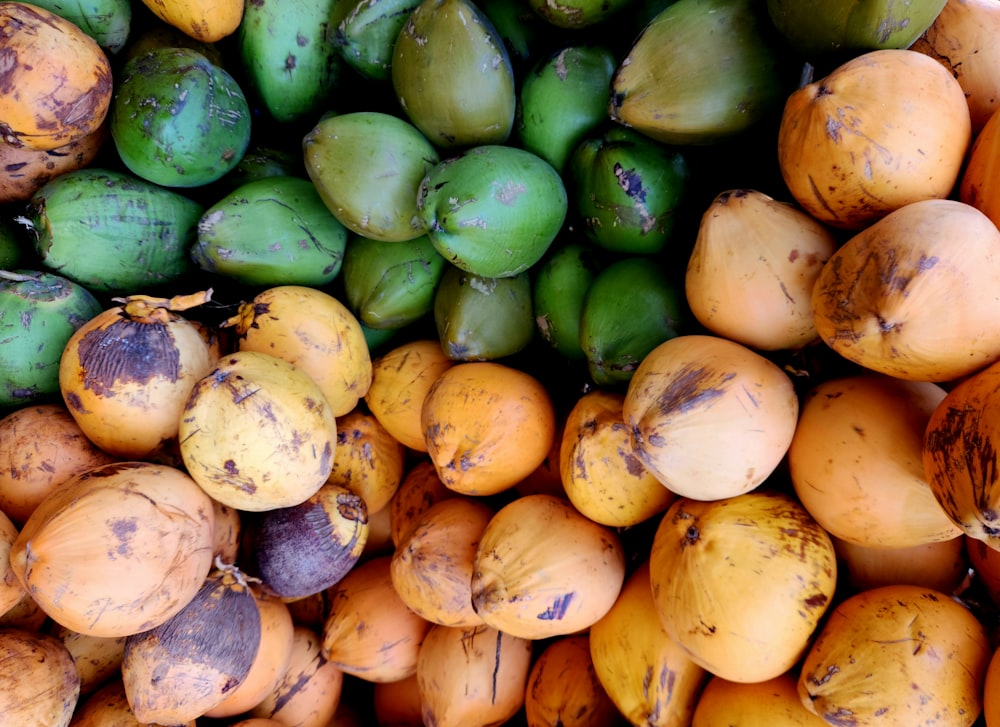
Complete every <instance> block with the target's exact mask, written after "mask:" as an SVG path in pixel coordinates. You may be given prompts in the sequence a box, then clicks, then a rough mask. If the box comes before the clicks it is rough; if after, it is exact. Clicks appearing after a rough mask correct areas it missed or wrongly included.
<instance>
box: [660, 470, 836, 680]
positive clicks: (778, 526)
mask: <svg viewBox="0 0 1000 727" xmlns="http://www.w3.org/2000/svg"><path fill="white" fill-rule="evenodd" d="M649 570H650V583H651V585H652V588H653V598H654V601H655V603H656V609H657V612H658V613H659V614H660V621H661V623H662V625H663V629H664V631H666V632H667V634H668V635H669V636H670V638H672V639H674V640H675V641H677V643H678V644H680V646H681V647H682V648H683V649H684V650H685V651H686V652H687V653H688V655H689V656H690V658H691V660H692V661H694V662H695V663H697V664H699V665H700V666H702V667H704V668H705V669H706V670H708V671H710V672H712V673H713V674H715V675H716V676H721V677H723V678H724V679H729V680H730V681H734V682H752V681H764V680H766V679H770V678H772V677H775V676H777V675H778V674H782V673H784V672H786V671H788V670H789V669H791V668H792V667H793V666H794V665H795V663H796V662H797V661H798V660H799V659H800V658H801V657H802V655H803V654H804V653H805V651H806V649H807V648H808V646H809V643H810V639H811V638H812V636H813V632H814V630H815V629H816V628H817V626H818V624H819V622H820V620H821V619H822V618H823V615H824V614H825V613H826V611H827V608H828V607H829V606H830V603H831V601H832V600H833V596H834V590H835V588H836V586H837V559H836V552H835V551H834V547H833V542H832V541H831V540H830V536H829V535H828V534H827V532H826V531H825V530H823V529H822V528H821V527H820V525H819V524H818V523H817V522H816V521H815V520H814V519H813V518H812V516H811V515H810V514H809V513H808V511H806V509H805V508H804V507H802V505H801V504H799V502H798V501H797V500H796V499H794V498H793V497H791V496H790V495H786V494H784V493H782V492H772V491H767V490H763V489H761V490H757V491H754V492H749V493H746V494H743V495H738V496H736V497H731V498H725V499H721V500H714V501H710V502H705V501H701V500H692V499H689V498H681V499H680V500H678V501H677V502H675V503H674V504H673V505H671V507H670V509H669V510H667V512H666V514H664V516H663V519H662V520H661V521H660V525H659V527H658V528H657V530H656V533H655V534H654V536H653V543H652V548H651V550H650V555H649Z"/></svg>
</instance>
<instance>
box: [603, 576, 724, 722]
mask: <svg viewBox="0 0 1000 727" xmlns="http://www.w3.org/2000/svg"><path fill="white" fill-rule="evenodd" d="M589 637H590V658H591V661H592V662H593V664H594V673H595V674H596V675H597V679H598V681H600V683H601V685H602V686H603V687H604V690H605V691H606V692H607V694H608V696H609V697H610V698H611V701H612V702H614V704H615V706H616V707H617V708H618V710H619V711H620V712H621V713H622V714H623V715H624V716H625V718H626V719H627V720H628V721H629V722H630V723H631V724H634V725H663V726H664V727H667V726H670V727H672V726H673V725H689V724H690V722H691V714H692V712H694V709H695V705H696V704H697V702H698V694H699V693H700V692H701V688H702V686H703V685H704V683H705V681H706V680H707V679H708V677H709V676H710V675H709V673H708V672H707V671H706V670H705V669H704V668H703V667H701V666H699V665H698V664H696V663H695V662H694V661H692V660H691V657H690V656H689V655H688V653H687V652H686V651H685V650H684V648H683V647H682V646H681V645H680V644H678V643H677V642H676V641H675V640H674V639H673V638H671V637H670V636H669V635H668V634H667V632H666V631H664V629H663V624H662V623H660V615H659V613H657V610H656V602H655V601H654V600H653V590H652V587H651V585H650V578H649V561H648V560H645V561H643V562H642V563H640V564H639V566H638V568H636V570H635V571H633V572H632V574H631V575H630V576H629V577H628V580H626V581H625V585H624V586H623V587H622V591H621V593H620V594H619V596H618V599H617V600H616V601H615V604H614V605H613V606H612V607H611V609H610V610H609V611H608V612H607V613H606V614H605V615H604V616H603V617H602V618H601V619H600V620H599V621H597V623H595V624H594V625H593V626H591V627H590V631H589ZM652 675H656V677H654V678H650V677H651V676H652ZM661 675H662V676H664V677H665V678H657V677H659V676H661Z"/></svg>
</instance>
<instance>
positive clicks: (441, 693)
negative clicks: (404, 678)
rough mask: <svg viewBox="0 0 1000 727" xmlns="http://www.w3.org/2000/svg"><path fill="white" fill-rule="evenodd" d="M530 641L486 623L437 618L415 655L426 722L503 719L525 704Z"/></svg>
mask: <svg viewBox="0 0 1000 727" xmlns="http://www.w3.org/2000/svg"><path fill="white" fill-rule="evenodd" d="M531 658H532V642H531V641H530V640H529V639H524V638H519V637H517V636H512V635H511V634H509V633H506V632H504V631H500V630H497V629H494V628H491V627H489V626H483V625H480V626H472V627H469V628H459V627H450V626H441V625H438V624H435V625H434V626H432V627H431V629H430V631H428V632H427V636H426V637H425V638H424V643H423V645H422V646H421V647H420V654H419V655H418V657H417V670H416V675H417V685H418V689H419V692H420V701H421V704H422V712H423V715H424V724H433V725H437V726H438V727H465V726H466V725H469V724H503V723H504V722H506V721H507V720H509V719H510V718H512V717H513V716H514V715H515V714H517V711H518V710H519V709H521V707H522V706H523V705H524V694H525V686H526V684H527V681H528V673H529V671H530V669H531Z"/></svg>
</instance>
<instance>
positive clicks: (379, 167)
mask: <svg viewBox="0 0 1000 727" xmlns="http://www.w3.org/2000/svg"><path fill="white" fill-rule="evenodd" d="M302 151H303V160H304V162H305V167H306V172H307V173H308V174H309V178H310V179H311V180H312V182H313V183H314V184H315V185H316V190H317V192H318V193H319V196H320V197H321V198H322V199H323V202H324V203H325V204H326V206H327V208H328V209H329V210H330V213H331V214H333V216H334V217H335V218H337V220H339V221H340V222H341V224H343V225H344V226H345V227H346V228H347V229H349V230H350V231H351V232H353V233H355V234H357V235H361V236H363V237H365V238H367V239H371V240H378V241H381V242H404V241H406V240H415V239H417V238H418V237H421V236H422V235H423V234H424V232H425V230H424V226H423V224H422V222H421V221H420V219H419V217H418V216H417V196H416V195H417V189H418V187H419V186H420V180H422V179H423V178H424V175H425V174H427V172H428V171H429V170H430V169H431V167H433V166H434V165H435V164H437V163H438V162H439V161H440V153H439V152H438V151H437V149H436V148H435V147H434V146H433V144H431V142H430V141H428V140H427V138H426V137H425V136H424V135H423V134H421V133H420V131H419V130H418V129H417V127H415V126H414V125H413V124H411V123H408V122H407V121H406V120H405V119H401V118H398V117H396V116H392V115H390V114H386V113H380V112H374V111H357V112H354V113H347V114H339V115H336V116H329V117H326V118H324V119H322V120H320V121H319V122H318V123H317V124H316V126H314V127H313V128H312V129H311V130H310V131H309V133H308V134H306V136H305V138H304V139H303V140H302ZM365 179H367V180H372V182H373V183H369V184H364V183H360V184H359V180H365ZM375 180H377V183H374V182H375Z"/></svg>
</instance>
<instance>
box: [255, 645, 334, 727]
mask: <svg viewBox="0 0 1000 727" xmlns="http://www.w3.org/2000/svg"><path fill="white" fill-rule="evenodd" d="M321 648H322V639H320V637H319V635H318V634H317V633H316V632H314V631H313V630H312V629H311V628H309V627H307V626H302V625H296V626H295V628H294V630H293V632H292V653H291V656H290V657H289V660H288V666H287V667H286V669H285V670H284V672H283V673H282V675H281V677H280V678H279V679H278V683H277V684H276V685H275V687H274V689H272V690H271V692H270V693H269V694H268V695H267V696H266V697H264V699H262V700H261V701H260V702H259V703H258V704H257V706H255V707H254V708H253V709H251V710H250V711H249V712H248V713H247V714H248V715H249V718H250V719H251V720H254V719H257V720H269V719H270V720H274V721H275V722H277V723H279V724H282V725H299V727H328V726H329V725H330V724H332V720H333V715H334V713H335V712H336V711H337V707H338V705H339V704H340V694H341V691H342V689H343V686H344V672H342V671H341V670H340V669H339V668H338V667H337V666H336V665H335V664H333V663H332V662H329V661H327V660H326V659H325V658H323V655H322V654H321ZM254 727H257V725H255V726H254Z"/></svg>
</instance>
